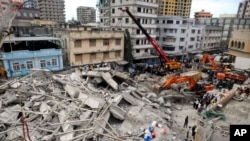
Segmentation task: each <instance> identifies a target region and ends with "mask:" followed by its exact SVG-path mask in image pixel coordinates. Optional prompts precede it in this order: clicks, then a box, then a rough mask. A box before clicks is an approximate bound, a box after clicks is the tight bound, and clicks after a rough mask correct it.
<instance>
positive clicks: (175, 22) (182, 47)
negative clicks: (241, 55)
mask: <svg viewBox="0 0 250 141" xmlns="http://www.w3.org/2000/svg"><path fill="white" fill-rule="evenodd" d="M157 26H158V28H157V33H158V36H157V41H158V43H159V45H160V46H161V47H162V49H163V50H164V52H165V53H166V54H167V55H168V56H170V57H171V56H174V57H176V58H178V56H179V58H180V57H181V58H182V59H183V57H184V58H185V57H186V56H187V55H188V54H195V53H200V52H201V50H202V49H201V39H202V26H197V25H195V20H194V19H189V18H182V17H178V16H159V17H158V19H157Z"/></svg>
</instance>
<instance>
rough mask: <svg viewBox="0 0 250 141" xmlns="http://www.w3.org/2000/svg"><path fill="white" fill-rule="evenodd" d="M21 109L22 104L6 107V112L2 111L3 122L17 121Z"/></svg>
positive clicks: (0, 115)
mask: <svg viewBox="0 0 250 141" xmlns="http://www.w3.org/2000/svg"><path fill="white" fill-rule="evenodd" d="M20 111H21V106H20V105H15V106H12V107H8V108H6V109H4V112H2V113H0V121H1V122H3V123H4V122H16V121H17V117H18V115H19V113H20Z"/></svg>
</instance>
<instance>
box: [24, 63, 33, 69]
mask: <svg viewBox="0 0 250 141" xmlns="http://www.w3.org/2000/svg"><path fill="white" fill-rule="evenodd" d="M26 65H27V69H28V70H29V69H32V68H33V62H32V61H27V62H26Z"/></svg>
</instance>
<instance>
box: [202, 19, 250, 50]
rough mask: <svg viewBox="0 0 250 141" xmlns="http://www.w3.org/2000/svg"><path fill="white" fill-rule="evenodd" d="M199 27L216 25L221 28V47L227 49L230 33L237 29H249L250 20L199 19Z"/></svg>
mask: <svg viewBox="0 0 250 141" xmlns="http://www.w3.org/2000/svg"><path fill="white" fill-rule="evenodd" d="M199 24H201V25H216V26H221V27H222V34H221V47H222V48H223V50H226V49H227V46H228V41H229V39H230V37H231V32H232V31H233V30H237V29H250V19H246V18H245V19H244V18H206V19H199Z"/></svg>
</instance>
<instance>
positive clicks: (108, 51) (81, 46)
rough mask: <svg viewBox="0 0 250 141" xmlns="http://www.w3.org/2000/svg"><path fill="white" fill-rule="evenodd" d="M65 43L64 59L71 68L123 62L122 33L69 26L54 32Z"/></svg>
mask: <svg viewBox="0 0 250 141" xmlns="http://www.w3.org/2000/svg"><path fill="white" fill-rule="evenodd" d="M55 34H56V35H57V36H60V37H61V38H63V39H64V40H65V42H66V44H65V45H66V50H65V58H66V60H67V62H70V64H69V65H70V66H71V67H76V66H82V65H86V64H99V63H102V62H114V61H123V58H124V33H123V32H122V31H111V30H110V31H108V30H106V31H99V30H95V29H93V28H92V27H90V26H74V25H72V26H70V27H68V28H66V29H63V30H62V29H59V30H57V31H56V32H55Z"/></svg>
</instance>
